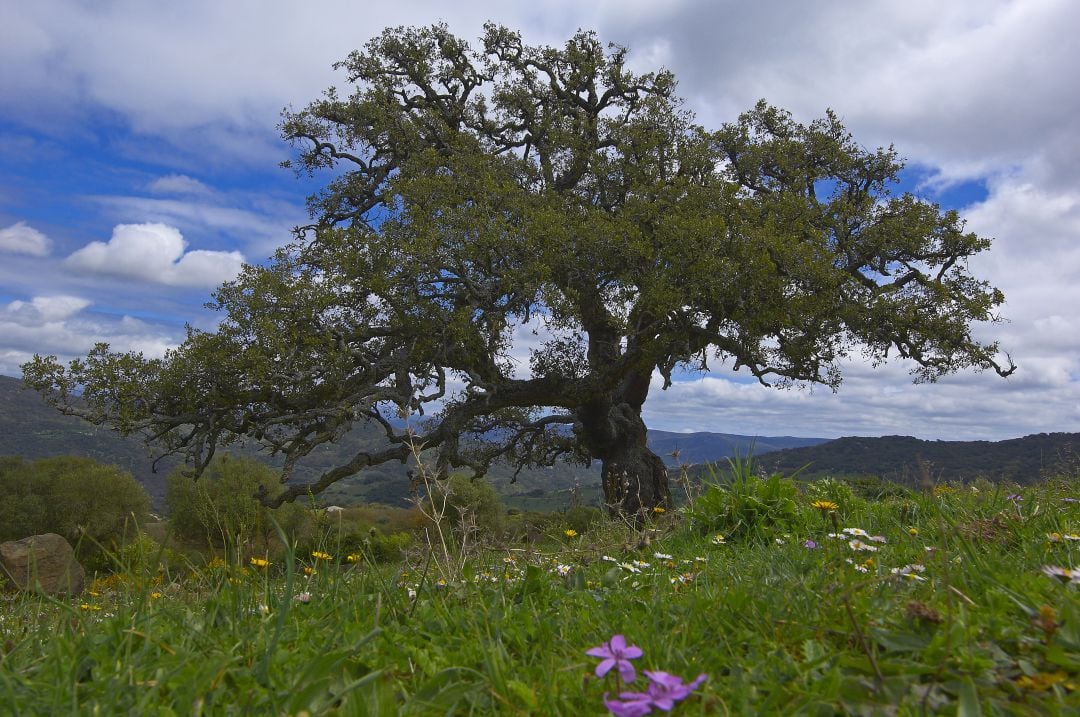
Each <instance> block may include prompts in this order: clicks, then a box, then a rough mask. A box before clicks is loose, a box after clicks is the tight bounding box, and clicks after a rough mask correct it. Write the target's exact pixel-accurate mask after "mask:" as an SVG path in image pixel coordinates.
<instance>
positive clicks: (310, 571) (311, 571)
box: [304, 565, 315, 578]
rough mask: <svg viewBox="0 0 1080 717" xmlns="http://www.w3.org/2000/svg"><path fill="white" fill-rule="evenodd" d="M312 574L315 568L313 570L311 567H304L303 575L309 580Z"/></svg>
mask: <svg viewBox="0 0 1080 717" xmlns="http://www.w3.org/2000/svg"><path fill="white" fill-rule="evenodd" d="M314 574H315V568H313V567H311V566H309V565H305V566H304V575H307V576H308V577H309V578H310V577H311V576H312V575H314Z"/></svg>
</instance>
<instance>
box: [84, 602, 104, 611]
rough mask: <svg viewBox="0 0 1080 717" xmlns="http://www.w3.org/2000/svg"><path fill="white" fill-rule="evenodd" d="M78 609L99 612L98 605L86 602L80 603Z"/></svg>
mask: <svg viewBox="0 0 1080 717" xmlns="http://www.w3.org/2000/svg"><path fill="white" fill-rule="evenodd" d="M79 607H81V608H82V609H83V610H101V606H100V605H91V604H90V603H88V602H84V603H82V604H81V605H79Z"/></svg>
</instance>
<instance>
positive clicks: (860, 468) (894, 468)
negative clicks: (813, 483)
mask: <svg viewBox="0 0 1080 717" xmlns="http://www.w3.org/2000/svg"><path fill="white" fill-rule="evenodd" d="M759 465H760V466H761V467H762V468H763V469H765V470H767V471H776V470H778V471H781V472H785V473H793V472H795V471H797V470H799V469H803V470H802V473H800V475H801V476H803V477H820V476H824V475H834V476H840V475H875V476H878V477H881V478H884V479H886V480H890V481H893V482H896V483H902V484H905V485H919V484H922V483H925V482H927V481H929V482H932V483H936V482H941V481H965V480H973V479H975V478H987V479H989V480H993V481H1013V482H1016V483H1020V484H1028V483H1032V482H1035V481H1037V480H1039V479H1041V478H1046V477H1049V476H1057V475H1077V473H1078V472H1080V433H1038V434H1035V435H1030V436H1025V437H1024V438H1013V439H1010V440H1005V441H923V440H919V439H918V438H912V437H911V436H884V437H881V438H860V437H847V438H839V439H837V440H835V441H829V442H828V443H824V444H821V445H818V446H810V447H806V448H793V449H788V450H782V451H777V452H774V453H770V454H769V455H768V456H766V457H763V458H761V459H760V461H759Z"/></svg>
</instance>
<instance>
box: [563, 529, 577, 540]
mask: <svg viewBox="0 0 1080 717" xmlns="http://www.w3.org/2000/svg"><path fill="white" fill-rule="evenodd" d="M563 535H565V536H566V537H567V538H576V537H577V531H576V530H574V529H573V528H567V529H566V530H564V531H563Z"/></svg>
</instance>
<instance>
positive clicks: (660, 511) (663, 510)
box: [652, 505, 667, 515]
mask: <svg viewBox="0 0 1080 717" xmlns="http://www.w3.org/2000/svg"><path fill="white" fill-rule="evenodd" d="M652 512H654V513H656V514H657V515H661V514H663V513H666V512H667V508H665V507H664V506H662V505H655V506H653V509H652Z"/></svg>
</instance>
